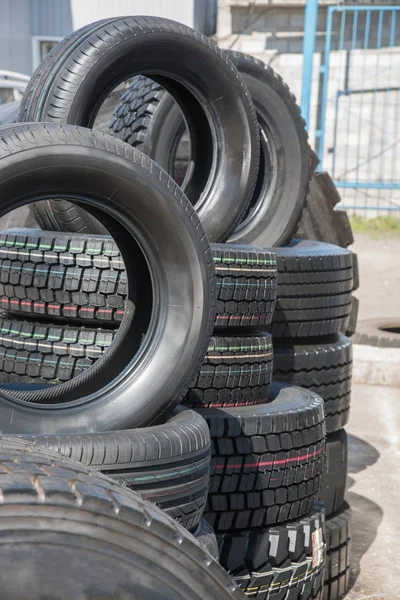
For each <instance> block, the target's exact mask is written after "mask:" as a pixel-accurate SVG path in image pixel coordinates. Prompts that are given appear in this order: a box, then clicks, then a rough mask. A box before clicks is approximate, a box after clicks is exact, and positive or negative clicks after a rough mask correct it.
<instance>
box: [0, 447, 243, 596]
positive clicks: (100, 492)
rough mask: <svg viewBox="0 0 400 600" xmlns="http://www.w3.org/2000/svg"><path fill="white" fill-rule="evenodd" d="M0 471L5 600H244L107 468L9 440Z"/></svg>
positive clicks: (0, 582) (0, 451)
mask: <svg viewBox="0 0 400 600" xmlns="http://www.w3.org/2000/svg"><path fill="white" fill-rule="evenodd" d="M0 468H1V471H2V476H1V481H2V484H1V485H2V492H3V497H2V501H1V504H0V562H1V564H2V565H3V568H2V569H1V573H0V587H1V591H2V592H1V593H2V596H3V597H4V598H7V600H20V599H21V598H25V597H26V594H27V590H29V598H31V600H43V598H58V599H59V600H70V599H71V598H87V599H88V600H90V599H91V600H94V599H98V598H124V599H126V600H133V599H135V600H153V599H154V598H159V599H160V600H176V599H177V598H178V597H179V598H182V599H186V600H204V599H205V598H207V600H240V599H243V600H244V598H245V596H244V595H243V593H242V592H241V590H239V589H237V588H236V586H235V584H234V582H233V581H232V580H231V579H230V578H229V576H228V575H227V574H226V572H225V571H224V570H223V569H222V567H221V566H220V565H219V564H218V563H217V561H216V560H214V559H213V558H212V557H211V556H210V554H209V553H208V552H207V551H205V550H204V548H203V547H202V546H201V545H200V544H199V543H198V542H197V541H196V539H195V537H194V536H193V535H192V534H191V533H189V532H188V531H186V530H185V529H184V528H183V527H182V526H180V525H179V524H178V523H176V522H175V521H174V520H173V519H171V517H169V516H168V515H167V514H166V513H165V512H164V511H162V510H161V509H159V508H158V507H156V506H154V505H153V504H152V503H151V502H149V501H148V500H145V499H144V498H142V497H141V496H139V494H136V493H135V492H133V491H132V490H129V489H127V488H124V487H122V486H120V485H118V484H116V483H115V482H114V481H112V480H110V479H109V478H108V477H104V476H103V475H102V474H101V473H96V472H95V471H93V470H92V469H89V468H88V467H84V466H83V465H79V464H78V463H74V462H72V461H71V460H68V459H66V458H64V457H62V456H59V455H55V454H54V453H48V452H44V451H43V450H42V451H41V450H40V449H39V448H35V447H32V446H31V445H29V444H27V443H23V441H22V440H10V439H8V440H7V441H6V440H5V438H3V440H2V444H1V448H0ZM22 573H23V574H24V576H21V574H22ZM55 573H57V576H56V577H55V576H54V574H55Z"/></svg>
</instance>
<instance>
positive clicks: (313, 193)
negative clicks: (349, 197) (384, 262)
mask: <svg viewBox="0 0 400 600" xmlns="http://www.w3.org/2000/svg"><path fill="white" fill-rule="evenodd" d="M340 201H341V198H340V195H339V192H338V190H337V188H336V186H335V184H334V183H333V181H332V178H331V176H330V175H329V174H328V173H326V172H322V173H314V174H313V176H312V177H311V181H310V189H309V191H308V195H307V203H306V205H305V207H304V209H303V212H302V213H301V216H300V221H299V223H298V226H297V230H296V231H295V233H294V236H295V237H296V238H301V239H304V240H319V241H320V242H328V243H329V244H337V245H338V246H341V247H342V248H347V247H348V246H350V245H351V244H353V243H354V236H353V232H352V229H351V225H350V221H349V217H348V215H347V212H346V211H345V210H340V207H338V210H335V208H336V206H337V205H338V204H339V203H340Z"/></svg>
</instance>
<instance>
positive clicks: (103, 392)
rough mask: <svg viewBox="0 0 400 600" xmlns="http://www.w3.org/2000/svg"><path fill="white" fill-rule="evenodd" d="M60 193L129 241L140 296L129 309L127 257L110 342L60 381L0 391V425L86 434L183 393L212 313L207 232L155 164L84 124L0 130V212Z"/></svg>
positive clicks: (151, 414) (116, 425) (145, 418)
mask: <svg viewBox="0 0 400 600" xmlns="http://www.w3.org/2000/svg"><path fill="white" fill-rule="evenodd" d="M93 173H96V176H95V177H94V176H93ZM22 174H23V177H22V176H21V175H22ZM65 194H68V195H69V197H74V198H77V197H78V198H79V199H80V201H82V202H84V201H87V202H88V203H89V204H90V206H91V207H92V208H91V210H93V212H94V213H95V214H102V213H101V211H102V210H103V211H104V213H103V219H104V220H106V221H107V226H108V228H110V233H111V234H112V235H115V236H116V237H117V238H118V243H119V245H120V248H121V253H122V256H123V257H131V256H132V253H133V252H134V249H135V250H136V252H137V247H138V244H139V246H140V247H141V249H142V252H141V253H140V254H141V257H140V262H139V263H138V264H137V263H136V262H135V265H134V273H135V274H136V273H137V271H138V270H139V272H140V278H141V283H142V288H141V294H140V302H139V303H138V304H137V305H136V306H135V319H133V312H134V311H133V307H132V304H133V303H132V297H131V293H133V292H132V289H131V288H132V283H133V280H134V277H133V274H134V273H133V272H132V271H131V270H130V265H128V271H127V280H128V300H127V302H126V306H125V314H124V318H123V320H122V323H121V326H120V328H119V330H118V332H117V334H116V336H115V339H114V343H113V344H112V345H111V347H110V349H109V351H108V352H106V353H105V354H104V355H103V356H102V357H101V358H100V359H99V360H98V361H96V363H95V364H94V365H93V367H92V368H90V369H88V370H87V371H84V372H83V373H81V374H80V375H78V376H77V377H75V378H74V379H72V380H71V381H69V382H66V383H63V384H61V385H59V386H49V387H48V388H47V389H42V390H36V391H29V392H25V391H12V392H8V394H7V397H5V395H4V394H1V396H0V420H1V422H2V430H3V432H7V433H36V434H37V433H71V432H73V433H87V432H94V431H103V430H104V429H106V430H108V431H110V430H115V429H121V428H127V427H130V428H132V427H137V426H143V425H148V424H150V423H151V422H153V421H154V420H155V419H156V418H160V417H161V416H162V413H163V412H166V411H167V410H168V408H169V407H171V406H172V405H173V404H174V403H178V402H179V401H180V399H181V398H182V397H183V396H184V395H185V393H186V391H187V389H188V387H189V385H190V383H191V381H192V380H193V377H194V376H195V374H196V373H197V372H198V370H199V368H200V366H201V363H202V361H203V359H204V356H205V353H206V350H207V348H208V343H209V340H210V337H211V333H212V329H213V326H214V323H215V295H216V286H215V274H214V273H215V272H214V266H213V261H212V256H211V251H210V247H209V244H208V241H207V238H206V235H205V233H204V231H203V229H202V227H201V224H200V222H199V220H198V217H197V215H196V214H195V212H194V210H193V207H192V205H191V204H190V202H189V201H188V199H187V198H186V197H185V196H184V194H183V193H182V191H181V190H180V189H179V188H178V187H177V186H176V184H175V183H174V182H173V181H172V180H171V179H170V178H169V177H168V176H167V175H166V174H165V173H164V172H163V171H161V170H160V169H159V167H157V165H155V164H154V163H152V162H151V161H150V159H148V158H147V157H145V156H144V155H143V154H141V153H140V152H138V151H137V150H134V149H132V148H131V147H130V146H128V145H127V144H124V143H123V142H120V141H119V140H116V139H115V138H112V137H111V136H106V135H104V134H101V133H97V132H93V131H89V130H88V129H81V128H78V127H74V126H68V125H55V124H51V123H49V124H38V123H33V124H30V125H29V124H18V125H13V126H10V127H7V128H3V129H2V131H1V134H0V195H1V197H2V198H3V199H4V201H3V203H2V206H1V208H2V211H3V213H6V212H8V211H9V210H11V209H14V208H16V207H17V206H20V205H21V204H23V203H28V202H29V201H30V200H37V199H38V198H43V197H46V198H47V197H50V198H57V197H65ZM132 195H134V196H135V198H136V199H135V202H132V201H131V198H132ZM149 207H150V208H149ZM121 223H123V224H124V225H122V224H121ZM168 231H169V232H170V233H169V234H168V233H167V232H168ZM149 264H150V268H151V282H152V284H151V285H150V283H149V282H150V276H149ZM177 280H179V283H180V285H176V282H177ZM182 306H184V307H185V310H184V311H183V310H182V308H181V307H182ZM146 330H147V333H146V335H145V336H144V337H143V332H146ZM171 339H173V340H174V348H173V352H171ZM139 347H140V351H139V352H137V349H138V348H139ZM160 364H161V365H163V367H162V369H160ZM10 396H12V399H11V398H10ZM75 401H76V402H75ZM60 404H62V406H60Z"/></svg>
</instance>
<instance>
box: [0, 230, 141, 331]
mask: <svg viewBox="0 0 400 600" xmlns="http://www.w3.org/2000/svg"><path fill="white" fill-rule="evenodd" d="M130 266H131V267H134V261H131V265H130ZM127 292H128V289H127V278H126V272H125V265H124V262H123V260H122V257H121V253H120V251H119V249H118V246H117V244H116V243H115V242H114V240H113V239H112V238H110V237H105V236H100V235H98V236H93V235H85V234H80V235H71V234H67V233H62V232H43V231H41V230H40V229H37V230H35V229H20V230H17V229H14V230H9V231H5V232H0V302H1V308H2V309H4V310H7V311H8V312H10V313H13V314H23V315H24V316H29V317H36V318H37V317H41V318H43V317H48V318H49V319H51V320H52V321H53V320H62V321H65V322H77V323H85V324H88V323H96V324H105V325H113V326H118V325H119V324H120V322H121V321H122V317H123V315H124V305H125V300H126V297H127ZM136 293H137V282H136V285H135V286H133V289H132V293H131V294H130V296H131V298H132V301H133V305H135V304H136Z"/></svg>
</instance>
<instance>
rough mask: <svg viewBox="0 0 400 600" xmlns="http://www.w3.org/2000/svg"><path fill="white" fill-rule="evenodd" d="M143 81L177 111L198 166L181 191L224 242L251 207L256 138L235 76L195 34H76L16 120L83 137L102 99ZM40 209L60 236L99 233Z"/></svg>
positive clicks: (99, 26)
mask: <svg viewBox="0 0 400 600" xmlns="http://www.w3.org/2000/svg"><path fill="white" fill-rule="evenodd" d="M166 47H167V48H168V51H167V52H166V51H165V48H166ZM143 72H151V73H152V77H153V78H154V79H155V80H157V81H158V82H159V83H160V84H161V85H163V86H165V88H166V89H168V90H169V92H170V93H171V94H172V95H173V97H174V98H175V99H176V101H177V102H178V103H179V105H180V106H181V109H182V111H183V113H184V115H185V119H186V122H187V124H188V127H189V130H190V132H191V140H192V152H193V154H194V156H195V157H196V159H195V161H194V169H193V173H192V177H191V179H190V182H189V185H188V186H187V188H186V189H185V192H186V193H187V196H188V197H189V199H190V200H191V201H192V202H193V204H194V205H195V207H196V211H197V213H198V215H199V218H200V220H201V222H202V225H203V227H204V229H205V231H206V233H207V235H208V237H209V239H210V241H213V242H221V241H224V240H225V239H227V238H228V237H229V235H230V233H231V231H232V230H233V229H234V228H235V226H236V224H237V223H238V222H239V221H240V219H241V217H242V215H243V213H244V212H245V210H246V209H247V207H248V205H249V203H250V199H251V196H252V193H253V190H254V187H255V183H256V178H257V173H258V166H259V145H260V142H259V139H260V138H259V131H258V125H257V119H256V113H255V109H254V105H253V103H252V101H251V97H250V94H249V92H248V90H247V87H246V85H245V84H244V82H243V80H242V78H241V76H240V74H239V72H238V71H237V69H236V68H235V67H234V65H233V64H232V63H231V61H230V60H229V59H228V58H227V55H226V54H225V53H224V52H222V51H221V50H220V49H219V48H218V46H217V45H216V44H215V43H214V42H213V41H212V40H210V39H208V38H206V37H205V36H203V35H202V34H201V33H199V32H198V31H195V30H193V29H190V28H189V27H186V26H185V25H182V24H181V23H176V22H174V21H170V20H168V19H161V18H158V17H125V18H111V19H106V20H104V21H98V22H96V23H93V24H91V25H89V26H86V27H83V28H81V29H79V30H77V31H75V32H74V33H73V34H71V35H70V36H68V37H67V38H65V39H64V40H62V41H61V42H60V43H59V44H57V46H56V47H55V48H54V49H53V50H52V52H50V53H49V54H48V55H47V56H46V58H45V59H44V61H43V62H42V64H41V65H40V66H39V67H38V69H37V70H36V71H35V73H34V74H33V77H32V80H31V83H30V85H28V87H27V89H26V91H25V94H24V97H23V99H22V102H21V110H20V118H21V121H25V122H30V121H46V122H56V123H72V124H75V125H80V126H83V127H89V128H90V127H92V126H93V124H94V120H95V117H96V114H97V112H98V110H99V108H100V105H101V103H102V101H103V100H104V98H105V97H106V96H107V94H108V93H109V92H110V91H111V90H112V89H113V88H114V87H115V86H116V85H117V84H119V83H120V82H121V81H124V80H127V79H129V78H131V77H133V76H135V75H137V74H139V73H143ZM227 198H229V201H227ZM47 209H48V210H49V211H51V212H53V215H54V218H55V220H56V221H57V222H58V224H59V227H60V228H61V229H64V228H65V227H68V230H69V231H73V232H75V231H80V232H83V231H86V232H88V233H96V232H99V231H98V228H97V226H96V223H94V222H93V221H90V220H89V221H87V220H85V216H84V215H83V214H82V209H81V208H80V207H78V208H74V207H72V206H70V207H69V208H68V207H66V206H65V205H63V206H62V210H61V211H60V212H58V209H57V203H52V202H51V201H50V200H48V201H47ZM63 213H64V214H63ZM65 219H67V222H65ZM100 233H103V232H102V231H101V232H100Z"/></svg>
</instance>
